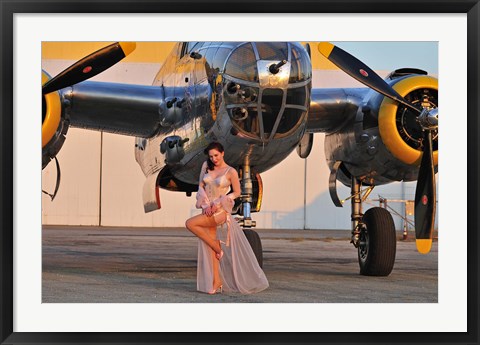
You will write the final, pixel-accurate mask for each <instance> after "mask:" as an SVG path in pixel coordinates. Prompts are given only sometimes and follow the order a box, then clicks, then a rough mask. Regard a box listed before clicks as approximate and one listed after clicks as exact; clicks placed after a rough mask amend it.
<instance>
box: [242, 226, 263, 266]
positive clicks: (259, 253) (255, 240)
mask: <svg viewBox="0 0 480 345" xmlns="http://www.w3.org/2000/svg"><path fill="white" fill-rule="evenodd" d="M243 233H244V234H245V237H246V238H247V240H248V242H249V243H250V246H251V247H252V249H253V252H254V253H255V256H256V257H257V261H258V264H259V265H260V267H262V268H263V249H262V241H260V236H258V234H257V233H256V232H255V231H254V230H251V229H243Z"/></svg>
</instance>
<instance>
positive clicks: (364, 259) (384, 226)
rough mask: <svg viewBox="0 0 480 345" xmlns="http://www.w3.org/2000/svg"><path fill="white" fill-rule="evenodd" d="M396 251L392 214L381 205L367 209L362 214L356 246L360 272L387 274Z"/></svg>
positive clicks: (389, 271) (364, 273) (368, 274)
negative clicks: (357, 244)
mask: <svg viewBox="0 0 480 345" xmlns="http://www.w3.org/2000/svg"><path fill="white" fill-rule="evenodd" d="M396 251H397V239H396V234H395V224H394V222H393V218H392V215H391V214H390V212H388V211H387V210H386V209H384V208H381V207H373V208H371V209H368V210H367V212H365V214H364V215H363V226H362V229H361V230H360V245H359V246H358V262H359V264H360V274H361V275H365V276H388V275H389V274H390V273H391V272H392V270H393V265H394V263H395V254H396Z"/></svg>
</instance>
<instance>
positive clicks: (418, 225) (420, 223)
mask: <svg viewBox="0 0 480 345" xmlns="http://www.w3.org/2000/svg"><path fill="white" fill-rule="evenodd" d="M318 50H319V52H320V53H321V54H322V55H324V56H325V57H326V58H327V59H328V60H330V61H331V62H333V63H334V64H335V65H336V66H338V67H339V68H340V69H341V70H343V71H344V72H345V73H347V74H348V75H350V76H351V77H353V78H355V79H356V80H358V81H359V82H361V83H362V84H364V85H366V86H368V87H369V88H371V89H373V90H375V91H377V92H379V93H380V94H382V95H384V96H386V97H388V98H391V99H393V100H394V101H396V102H398V103H401V104H403V105H404V106H406V107H408V108H409V109H412V110H413V111H415V112H417V113H418V114H419V116H418V117H417V121H418V122H419V123H420V125H421V127H422V131H423V155H422V161H421V164H420V169H419V172H418V179H417V187H416V190H415V236H416V244H417V250H418V251H419V252H420V253H422V254H426V253H428V252H429V251H430V249H431V246H432V238H433V227H434V221H435V210H436V192H435V166H434V162H433V148H432V130H434V129H436V128H437V127H438V110H437V109H432V110H430V111H429V110H427V109H419V108H417V107H415V106H414V105H413V104H411V103H410V102H408V101H407V100H406V99H405V98H403V97H402V96H401V95H400V94H398V93H397V92H396V91H395V90H394V89H393V88H392V87H391V86H390V85H388V84H387V83H386V82H385V80H383V79H382V78H381V77H380V76H379V75H378V74H376V73H375V72H374V71H373V70H371V69H370V68H369V67H368V66H367V65H365V64H364V63H363V62H361V61H360V60H358V59H357V58H355V57H354V56H352V55H350V54H349V53H347V52H346V51H344V50H342V49H340V48H339V47H336V46H335V45H333V44H331V43H329V42H321V43H320V44H319V45H318Z"/></svg>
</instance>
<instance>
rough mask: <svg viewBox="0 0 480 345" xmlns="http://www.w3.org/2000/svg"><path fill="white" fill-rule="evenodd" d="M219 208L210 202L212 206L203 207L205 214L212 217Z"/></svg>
mask: <svg viewBox="0 0 480 345" xmlns="http://www.w3.org/2000/svg"><path fill="white" fill-rule="evenodd" d="M217 210H218V206H217V205H215V204H214V203H212V204H210V206H208V207H206V208H204V209H203V214H204V215H206V216H207V217H211V216H213V215H214V214H215V212H217Z"/></svg>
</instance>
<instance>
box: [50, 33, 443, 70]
mask: <svg viewBox="0 0 480 345" xmlns="http://www.w3.org/2000/svg"><path fill="white" fill-rule="evenodd" d="M109 43H111V42H89V43H87V42H43V43H42V58H44V59H52V58H53V59H68V60H76V59H79V58H81V57H83V56H85V55H88V54H89V53H91V52H93V51H95V50H97V49H100V48H101V47H103V46H105V45H107V44H109ZM312 43H313V42H312ZM331 43H333V44H335V45H338V46H339V47H340V48H342V49H344V50H346V51H347V52H349V53H350V54H352V55H354V56H355V57H356V58H357V59H359V60H361V61H363V62H364V63H365V64H366V65H367V66H369V67H370V68H372V69H373V70H382V71H393V70H395V69H398V68H404V67H414V68H420V69H424V70H426V71H427V72H429V74H438V42H434V41H430V42H413V41H403V42H387V41H385V42H382V41H377V42H373V41H363V42H358V41H357V42H352V41H350V42H348V41H341V42H334V41H332V42H331ZM172 47H173V44H172V43H163V44H159V43H158V42H152V41H150V42H142V41H139V42H137V49H136V51H135V52H134V53H132V54H131V55H130V56H128V57H127V58H126V59H125V60H124V61H125V62H154V61H156V62H160V61H163V60H164V59H165V57H166V56H167V54H168V53H169V52H170V51H171V49H172ZM311 48H312V60H315V59H319V53H318V51H315V50H316V45H314V44H311ZM313 62H314V63H313V65H314V68H325V67H327V68H332V67H333V65H332V66H330V67H328V66H326V65H325V64H324V63H320V62H319V61H313Z"/></svg>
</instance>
